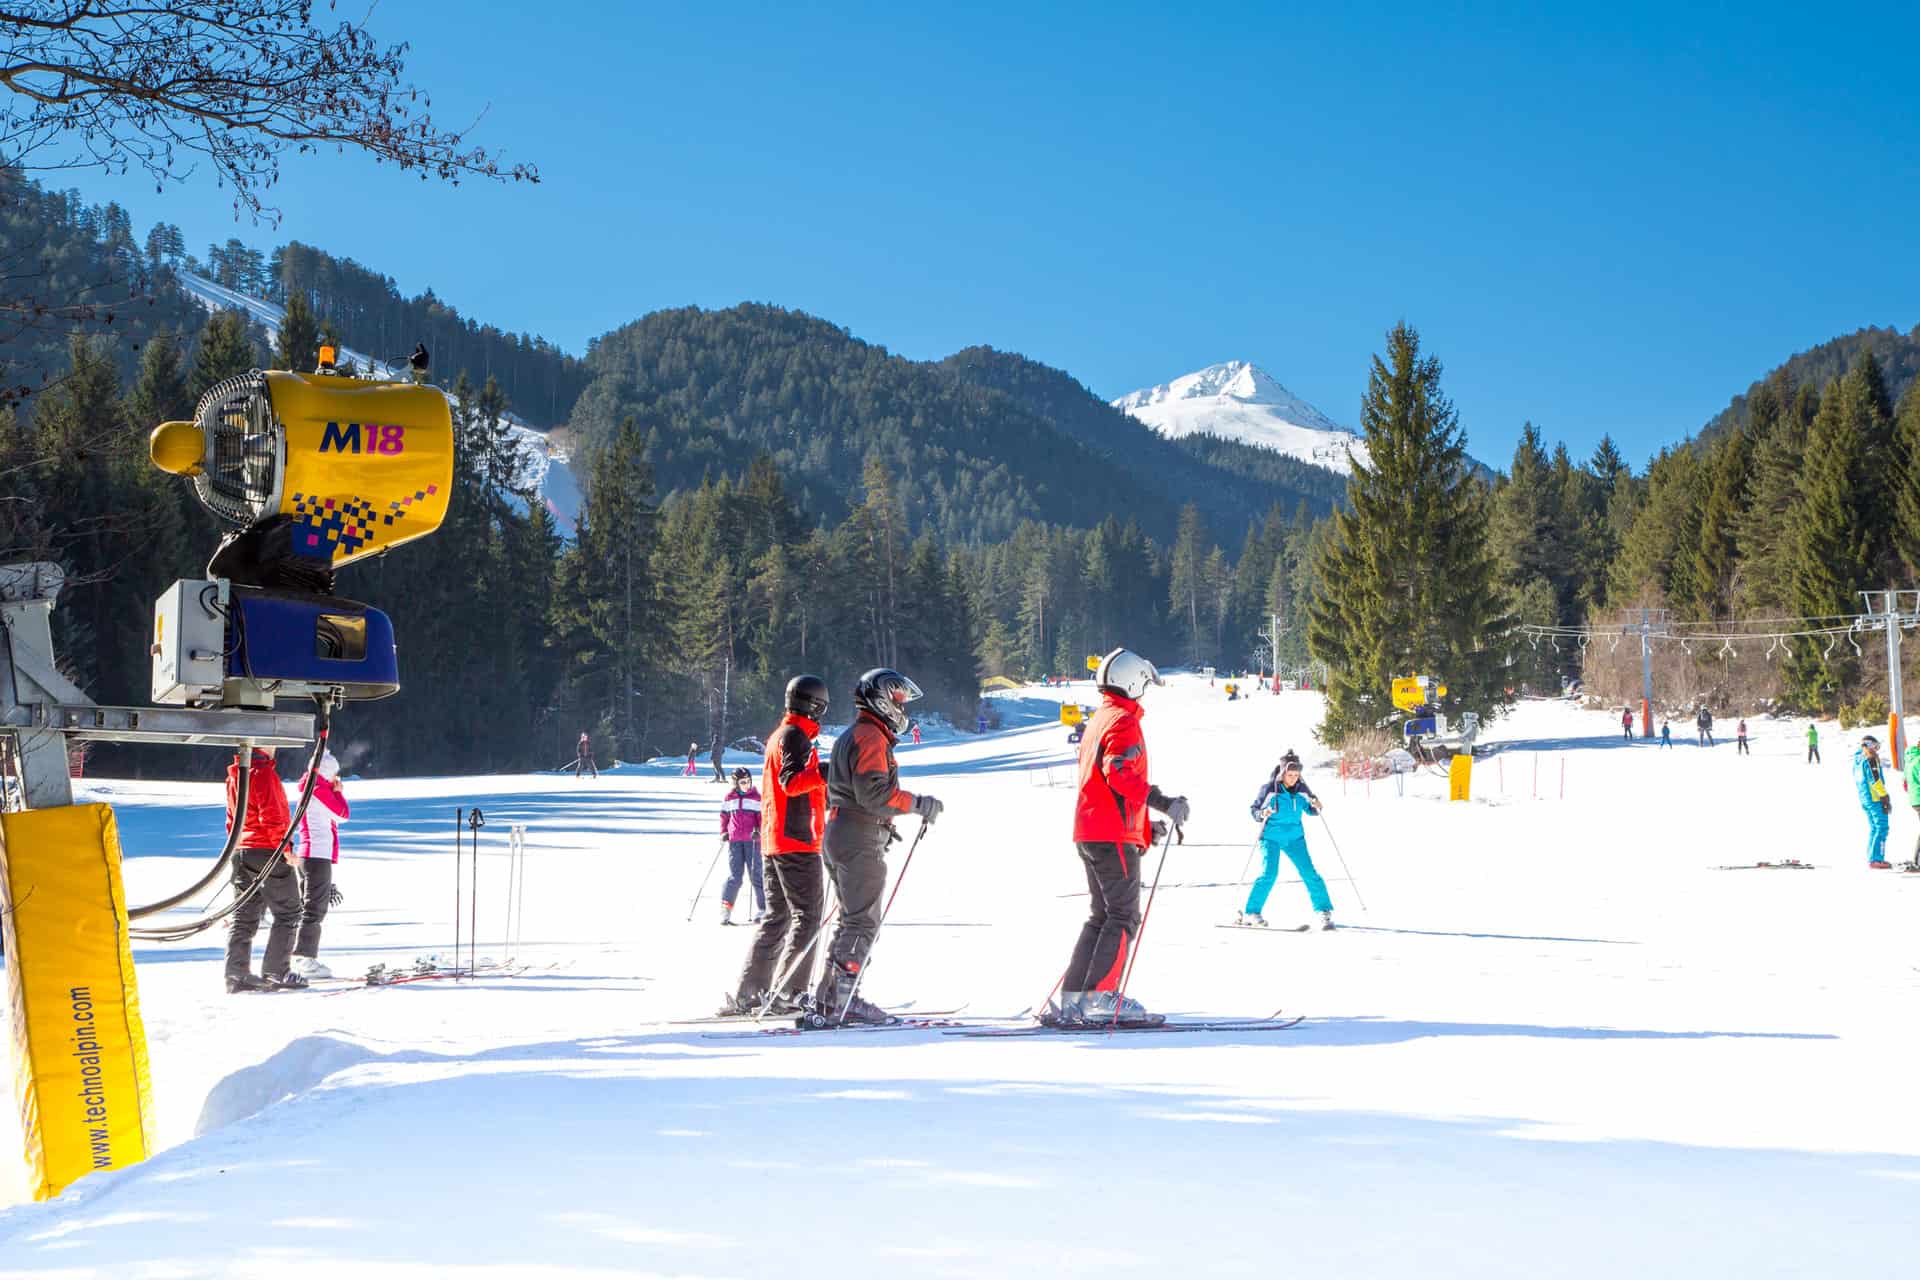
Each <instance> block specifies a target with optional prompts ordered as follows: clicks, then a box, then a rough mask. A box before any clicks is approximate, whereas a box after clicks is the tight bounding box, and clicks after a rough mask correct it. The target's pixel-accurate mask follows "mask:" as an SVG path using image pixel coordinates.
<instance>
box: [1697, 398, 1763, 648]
mask: <svg viewBox="0 0 1920 1280" xmlns="http://www.w3.org/2000/svg"><path fill="white" fill-rule="evenodd" d="M1752 460H1753V449H1752V444H1751V442H1750V440H1749V439H1748V437H1747V433H1746V430H1745V429H1744V428H1742V427H1741V426H1739V425H1738V424H1735V426H1734V427H1733V429H1732V430H1731V431H1729V432H1727V434H1726V435H1725V436H1723V437H1722V438H1721V439H1720V441H1719V443H1718V444H1716V445H1715V446H1714V450H1713V454H1712V456H1711V457H1710V458H1709V459H1708V461H1707V470H1708V471H1709V472H1710V473H1711V477H1712V478H1711V481H1710V485H1709V488H1708V491H1707V499H1706V504H1705V506H1704V507H1703V508H1702V510H1701V513H1700V534H1699V540H1698V541H1697V542H1696V543H1695V544H1694V549H1693V557H1692V564H1691V565H1690V566H1689V573H1688V579H1689V581H1688V588H1689V589H1688V591H1687V593H1686V596H1685V597H1683V599H1684V600H1685V601H1686V606H1691V607H1690V608H1689V610H1688V611H1689V612H1690V613H1696V616H1700V617H1713V618H1718V617H1724V616H1726V614H1727V613H1728V611H1729V610H1730V609H1731V608H1732V604H1733V592H1734V577H1735V573H1736V571H1737V569H1738V567H1739V555H1738V530H1739V528H1740V525H1741V522H1742V521H1743V520H1744V519H1745V517H1746V511H1747V490H1748V484H1749V479H1750V473H1751V470H1752Z"/></svg>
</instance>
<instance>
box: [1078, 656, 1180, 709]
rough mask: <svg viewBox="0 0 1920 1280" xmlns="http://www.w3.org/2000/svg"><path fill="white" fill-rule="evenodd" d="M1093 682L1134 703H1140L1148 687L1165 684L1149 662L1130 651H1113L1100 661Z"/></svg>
mask: <svg viewBox="0 0 1920 1280" xmlns="http://www.w3.org/2000/svg"><path fill="white" fill-rule="evenodd" d="M1093 682H1094V683H1095V684H1097V685H1099V686H1100V687H1101V688H1102V689H1112V690H1114V691H1116V692H1118V693H1122V694H1125V695H1126V696H1127V697H1129V698H1132V699H1133V700H1134V701H1135V702H1138V701H1140V697H1141V695H1142V694H1144V693H1146V691H1147V686H1148V685H1150V684H1165V683H1166V681H1165V680H1162V679H1161V678H1160V672H1159V671H1158V670H1156V669H1155V668H1154V665H1153V664H1152V663H1151V662H1148V661H1147V660H1146V659H1145V658H1143V657H1141V656H1140V655H1139V654H1137V653H1135V652H1134V651H1133V650H1131V649H1115V650H1114V651H1113V652H1112V653H1110V654H1108V655H1107V656H1106V657H1104V658H1102V659H1100V670H1099V671H1098V672H1096V673H1095V674H1094V678H1093Z"/></svg>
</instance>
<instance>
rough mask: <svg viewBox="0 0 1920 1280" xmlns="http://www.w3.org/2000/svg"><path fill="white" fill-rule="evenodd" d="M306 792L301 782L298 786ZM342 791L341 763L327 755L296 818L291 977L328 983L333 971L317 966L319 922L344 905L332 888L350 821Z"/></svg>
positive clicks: (348, 810)
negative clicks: (297, 904)
mask: <svg viewBox="0 0 1920 1280" xmlns="http://www.w3.org/2000/svg"><path fill="white" fill-rule="evenodd" d="M299 785H300V786H301V787H303V788H304V787H305V786H306V780H305V779H304V778H303V779H301V781H300V784H299ZM351 813H352V810H351V809H350V808H349V807H348V805H347V791H346V788H345V787H343V786H341V785H340V762H339V761H338V760H336V759H334V756H333V752H331V751H328V752H325V753H323V754H322V755H321V757H320V776H319V777H318V778H316V779H314V783H313V799H311V800H309V801H308V802H307V811H306V812H305V813H303V814H301V815H300V827H299V830H298V831H296V832H295V835H296V836H297V837H298V843H297V844H296V845H295V846H294V847H295V848H297V849H298V850H299V851H300V900H301V907H302V911H301V916H300V932H299V934H297V935H296V936H295V938H294V942H293V971H294V972H295V973H297V974H299V975H300V976H301V977H303V978H331V977H332V976H333V970H331V969H329V968H327V966H326V965H324V964H321V963H320V922H321V921H323V920H325V919H326V918H327V908H329V907H337V906H339V905H340V903H341V902H342V901H343V900H344V899H343V898H342V896H341V893H340V890H339V889H338V888H337V887H335V885H334V883H333V869H334V867H335V865H336V864H338V863H339V861H340V824H341V823H343V822H345V821H346V820H347V818H348V817H349V816H350V815H351Z"/></svg>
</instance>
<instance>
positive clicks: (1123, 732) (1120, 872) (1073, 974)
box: [1041, 649, 1191, 1026]
mask: <svg viewBox="0 0 1920 1280" xmlns="http://www.w3.org/2000/svg"><path fill="white" fill-rule="evenodd" d="M1095 683H1097V684H1098V685H1099V687H1100V708H1099V710H1097V711H1095V712H1094V713H1093V719H1092V721H1091V722H1090V723H1089V724H1088V725H1087V731H1086V734H1085V736H1083V737H1082V738H1081V740H1080V790H1079V795H1078V797H1077V799H1076V800H1075V803H1074V810H1073V839H1074V843H1075V845H1077V846H1078V848H1079V851H1080V861H1081V862H1082V863H1084V864H1085V866H1086V872H1087V889H1088V890H1089V893H1090V896H1091V898H1092V910H1091V912H1090V913H1089V914H1088V916H1087V922H1086V923H1085V924H1083V925H1082V926H1080V940H1079V942H1077V943H1076V944H1075V945H1074V948H1073V958H1072V959H1071V960H1069V961H1068V962H1067V972H1066V975H1065V977H1063V978H1062V979H1061V984H1060V985H1061V991H1060V1002H1059V1004H1058V1005H1056V1006H1054V1007H1052V1008H1049V1009H1048V1010H1047V1011H1046V1012H1045V1013H1044V1014H1042V1015H1041V1021H1042V1022H1048V1023H1053V1024H1057V1025H1068V1026H1071V1025H1078V1024H1081V1023H1088V1022H1115V1021H1117V1022H1119V1023H1120V1024H1121V1025H1123V1026H1140V1025H1147V1026H1151V1025H1153V1024H1155V1023H1159V1022H1164V1021H1165V1018H1164V1017H1162V1016H1161V1015H1159V1014H1152V1013H1148V1012H1147V1011H1146V1010H1145V1009H1144V1008H1142V1007H1141V1005H1140V1002H1139V1001H1138V1000H1134V999H1132V998H1131V997H1127V996H1122V995H1121V994H1120V982H1121V979H1122V977H1123V976H1124V975H1125V973H1126V969H1127V957H1128V955H1129V954H1130V953H1131V950H1132V947H1133V944H1134V940H1135V939H1136V938H1138V937H1139V934H1140V861H1141V855H1142V854H1144V853H1145V852H1146V849H1147V846H1148V845H1150V844H1152V843H1153V839H1154V826H1155V824H1154V823H1153V821H1152V820H1151V819H1150V818H1148V816H1147V810H1149V809H1153V810H1157V811H1158V812H1160V813H1164V814H1166V815H1167V819H1168V820H1169V821H1170V822H1172V823H1173V825H1174V826H1175V827H1179V826H1182V825H1184V824H1185V823H1186V821H1187V817H1188V815H1189V813H1190V812H1191V806H1189V805H1188V804H1187V800H1186V797H1185V796H1169V795H1166V794H1164V793H1163V792H1162V791H1161V790H1160V788H1159V787H1157V786H1154V785H1153V784H1152V783H1151V782H1150V781H1149V780H1148V773H1147V742H1146V738H1145V736H1144V735H1143V734H1142V733H1141V730H1140V717H1141V715H1142V714H1143V712H1142V709H1141V706H1140V699H1141V697H1142V696H1143V695H1144V694H1145V693H1146V691H1147V688H1148V686H1150V685H1156V684H1164V683H1165V681H1163V680H1161V679H1160V673H1159V672H1158V671H1156V670H1155V669H1154V666H1153V664H1152V663H1151V662H1148V661H1147V660H1146V659H1145V658H1143V657H1141V656H1140V655H1139V654H1137V653H1133V652H1131V651H1129V650H1126V649H1115V650H1114V651H1113V652H1112V653H1109V654H1108V655H1107V656H1106V657H1104V658H1102V659H1101V660H1100V669H1099V672H1098V674H1097V675H1096V677H1095Z"/></svg>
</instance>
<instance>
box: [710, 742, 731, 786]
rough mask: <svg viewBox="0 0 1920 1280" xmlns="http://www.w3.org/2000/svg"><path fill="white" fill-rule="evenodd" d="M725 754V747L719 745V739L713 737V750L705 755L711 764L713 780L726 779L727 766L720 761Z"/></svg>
mask: <svg viewBox="0 0 1920 1280" xmlns="http://www.w3.org/2000/svg"><path fill="white" fill-rule="evenodd" d="M725 754H726V752H725V749H724V748H723V747H721V745H720V739H718V738H715V739H714V740H713V751H712V753H711V754H710V755H708V756H707V762H708V763H709V764H711V765H712V766H713V780H714V781H715V782H725V781H726V780H727V768H726V765H725V764H724V763H722V761H723V760H724V758H725Z"/></svg>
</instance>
